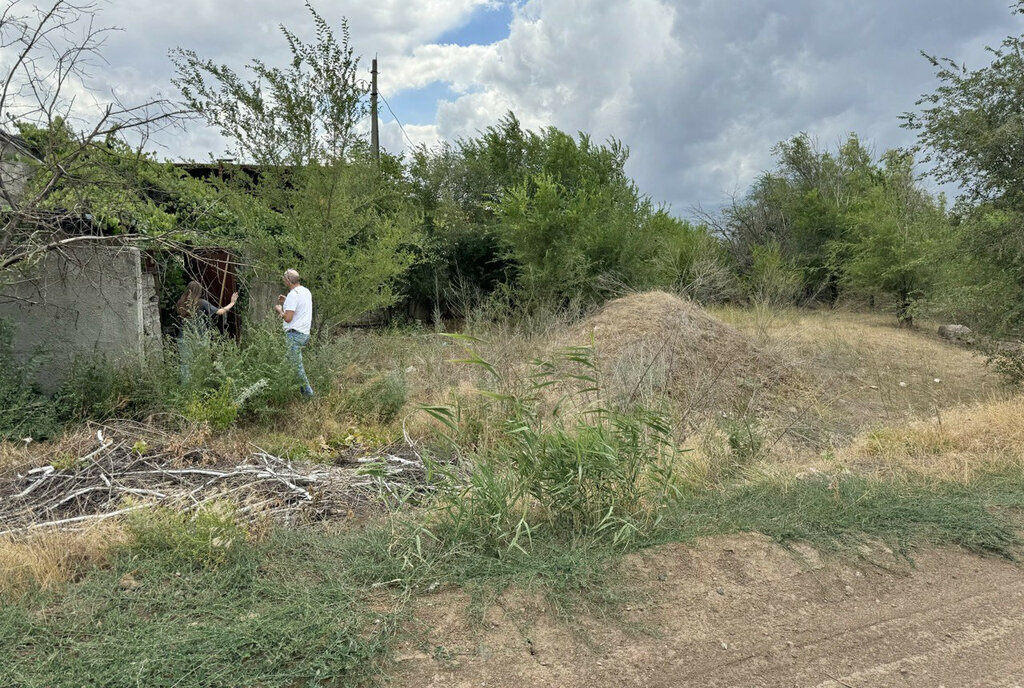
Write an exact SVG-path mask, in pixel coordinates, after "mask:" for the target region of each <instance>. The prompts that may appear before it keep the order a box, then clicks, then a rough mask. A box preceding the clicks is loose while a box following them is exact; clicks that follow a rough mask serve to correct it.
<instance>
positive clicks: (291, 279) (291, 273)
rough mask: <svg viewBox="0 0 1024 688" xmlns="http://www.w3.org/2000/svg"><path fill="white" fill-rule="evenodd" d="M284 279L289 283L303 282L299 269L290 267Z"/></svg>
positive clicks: (285, 272)
mask: <svg viewBox="0 0 1024 688" xmlns="http://www.w3.org/2000/svg"><path fill="white" fill-rule="evenodd" d="M284 281H285V282H287V283H288V284H302V278H301V277H299V271H298V270H292V269H290V268H289V269H288V270H285V271H284Z"/></svg>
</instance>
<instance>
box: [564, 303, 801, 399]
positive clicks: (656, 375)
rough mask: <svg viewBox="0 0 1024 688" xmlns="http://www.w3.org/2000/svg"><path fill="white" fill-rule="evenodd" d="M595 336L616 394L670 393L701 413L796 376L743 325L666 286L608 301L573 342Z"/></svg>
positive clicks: (571, 337) (608, 382)
mask: <svg viewBox="0 0 1024 688" xmlns="http://www.w3.org/2000/svg"><path fill="white" fill-rule="evenodd" d="M591 337H592V338H593V343H594V348H595V351H596V353H597V357H598V361H599V363H600V366H601V369H602V372H603V374H604V377H605V384H606V388H607V391H608V393H609V394H611V396H612V397H613V398H616V399H617V400H618V401H626V402H631V401H642V400H643V399H644V398H645V397H646V396H655V395H658V394H667V395H668V396H669V397H670V398H672V399H674V400H676V401H679V402H681V403H683V404H684V407H688V408H689V409H691V410H692V411H693V414H694V416H695V417H698V416H704V415H707V412H708V411H711V410H715V411H722V412H733V411H735V410H737V409H736V406H737V405H741V404H746V405H751V404H753V405H757V403H758V401H757V396H758V395H759V394H761V393H762V392H763V391H765V390H768V389H772V388H775V387H778V386H779V385H780V384H781V383H783V382H785V381H787V380H789V379H791V378H792V377H793V370H792V368H791V366H789V365H788V364H786V363H785V362H783V361H781V360H779V359H778V358H777V357H775V356H773V355H771V354H768V353H767V352H765V351H762V350H761V349H760V348H759V347H758V346H756V345H755V344H754V343H753V342H751V341H750V340H749V339H747V338H746V337H745V336H744V335H743V334H741V333H740V332H739V331H738V330H736V329H734V328H732V327H730V326H729V325H726V324H724V323H722V322H720V321H719V320H717V319H715V318H714V317H712V316H711V315H709V314H708V313H706V312H705V311H704V310H703V309H701V308H700V307H699V306H697V305H696V304H694V303H692V302H690V301H687V300H684V299H681V298H679V297H677V296H673V295H671V294H667V293H665V292H661V291H655V292H647V293H643V294H633V295H630V296H626V297H623V298H620V299H616V300H615V301H611V302H609V303H608V304H607V305H605V306H604V307H603V308H602V309H601V310H600V311H598V312H597V313H596V314H594V315H593V316H591V317H589V318H587V319H586V320H584V321H583V322H582V323H580V324H579V325H577V326H576V327H575V328H573V330H572V331H571V332H570V334H569V341H570V342H571V343H572V344H577V345H578V344H584V343H587V342H588V341H589V340H590V339H591ZM563 343H564V342H563Z"/></svg>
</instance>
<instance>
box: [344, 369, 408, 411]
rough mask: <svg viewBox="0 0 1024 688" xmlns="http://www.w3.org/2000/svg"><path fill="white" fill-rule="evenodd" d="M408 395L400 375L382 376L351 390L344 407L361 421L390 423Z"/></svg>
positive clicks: (403, 379)
mask: <svg viewBox="0 0 1024 688" xmlns="http://www.w3.org/2000/svg"><path fill="white" fill-rule="evenodd" d="M408 393H409V388H408V387H407V386H406V384H405V378H404V377H403V376H402V375H401V374H399V373H392V374H389V375H382V376H380V377H377V378H374V379H372V380H370V381H369V382H367V383H365V384H363V385H362V386H360V387H358V388H356V389H355V390H353V391H352V392H351V393H350V394H349V395H348V398H347V399H346V403H345V406H346V408H347V409H348V410H349V411H351V412H352V413H353V414H354V415H355V416H356V417H357V418H359V419H360V420H362V421H374V422H378V423H390V422H391V421H393V420H394V419H395V418H397V417H398V413H399V411H401V410H402V407H403V406H405V401H406V398H407V396H408Z"/></svg>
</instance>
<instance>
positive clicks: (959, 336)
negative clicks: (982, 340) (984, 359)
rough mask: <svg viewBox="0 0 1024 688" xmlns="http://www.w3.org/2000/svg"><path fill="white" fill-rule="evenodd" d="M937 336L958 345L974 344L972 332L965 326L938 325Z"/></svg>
mask: <svg viewBox="0 0 1024 688" xmlns="http://www.w3.org/2000/svg"><path fill="white" fill-rule="evenodd" d="M939 336H940V337H942V338H943V339H947V340H949V341H951V342H956V343H958V344H974V332H972V331H971V328H969V327H967V326H965V325H939Z"/></svg>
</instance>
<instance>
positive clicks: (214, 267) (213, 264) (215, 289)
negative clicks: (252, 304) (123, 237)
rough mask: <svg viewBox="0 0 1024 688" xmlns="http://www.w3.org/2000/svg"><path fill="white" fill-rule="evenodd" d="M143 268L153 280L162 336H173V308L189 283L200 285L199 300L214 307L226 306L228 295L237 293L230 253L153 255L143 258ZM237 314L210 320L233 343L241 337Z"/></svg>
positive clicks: (175, 321)
mask: <svg viewBox="0 0 1024 688" xmlns="http://www.w3.org/2000/svg"><path fill="white" fill-rule="evenodd" d="M146 267H147V271H149V272H152V273H153V275H154V276H155V279H156V288H157V289H156V291H157V294H159V300H160V306H159V308H160V324H161V330H162V332H163V334H164V335H165V336H174V335H175V334H176V328H177V326H178V325H179V322H178V321H179V317H178V315H177V313H176V312H175V304H176V303H177V301H178V299H179V298H180V297H181V295H182V294H183V293H184V291H185V287H186V286H187V285H188V283H189V282H191V281H192V280H195V281H196V282H199V284H201V285H202V287H203V296H202V298H205V299H206V300H207V301H209V302H210V303H212V304H214V305H216V306H218V307H220V306H223V305H225V304H227V303H228V301H229V300H230V299H231V294H233V293H234V292H236V291H240V289H239V287H240V286H241V285H240V280H239V278H238V267H239V263H238V260H237V258H236V257H235V255H234V254H233V253H231V251H229V250H227V249H224V248H217V247H203V248H190V249H187V250H186V251H166V250H165V251H153V252H150V253H149V255H148V256H147V260H146ZM239 311H240V309H238V308H233V309H231V310H230V311H228V312H227V313H225V314H224V315H221V316H218V317H216V318H215V319H214V322H215V324H216V326H217V329H218V330H220V332H221V334H223V335H224V336H226V337H231V338H233V339H236V340H237V339H238V338H239V337H240V336H241V327H242V318H241V315H240V312H239Z"/></svg>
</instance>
